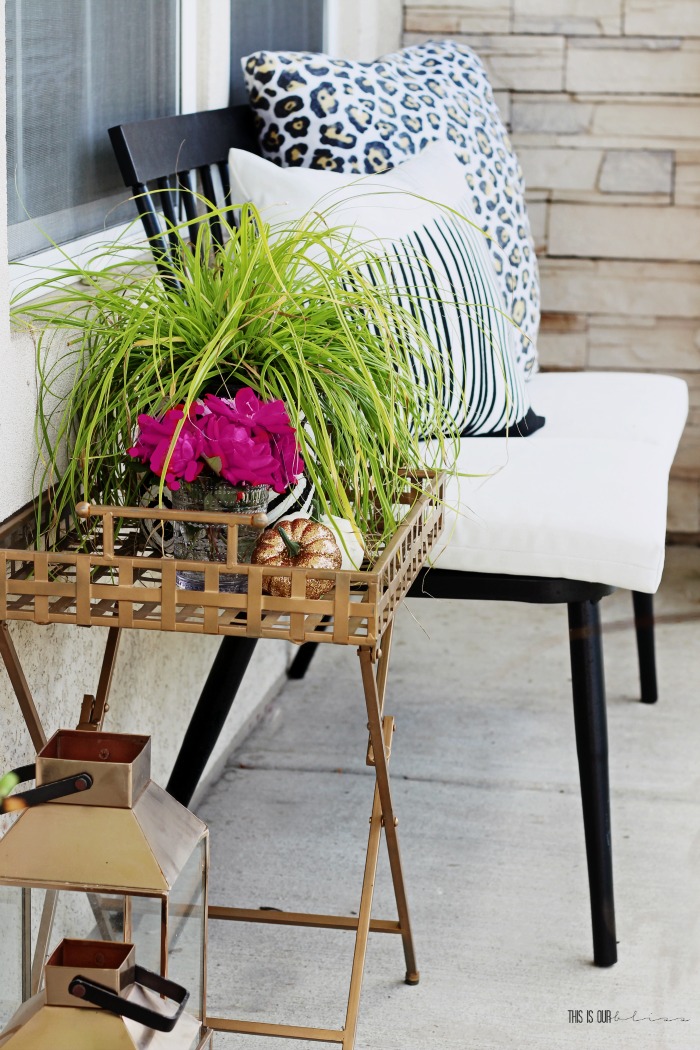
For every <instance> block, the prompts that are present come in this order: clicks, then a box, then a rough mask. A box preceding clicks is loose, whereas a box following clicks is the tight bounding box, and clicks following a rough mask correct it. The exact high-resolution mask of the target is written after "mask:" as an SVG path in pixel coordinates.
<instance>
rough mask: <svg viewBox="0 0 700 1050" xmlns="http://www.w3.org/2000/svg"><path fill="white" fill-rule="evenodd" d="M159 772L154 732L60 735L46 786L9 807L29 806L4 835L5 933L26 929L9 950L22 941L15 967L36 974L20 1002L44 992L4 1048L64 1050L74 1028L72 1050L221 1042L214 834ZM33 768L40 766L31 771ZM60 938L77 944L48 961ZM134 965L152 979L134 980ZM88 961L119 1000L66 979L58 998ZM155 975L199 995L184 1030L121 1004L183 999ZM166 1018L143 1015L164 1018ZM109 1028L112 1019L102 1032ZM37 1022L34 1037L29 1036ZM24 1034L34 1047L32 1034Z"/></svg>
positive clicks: (0, 893)
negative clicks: (214, 981)
mask: <svg viewBox="0 0 700 1050" xmlns="http://www.w3.org/2000/svg"><path fill="white" fill-rule="evenodd" d="M150 770H151V750H150V738H149V737H145V736H130V735H124V734H117V733H102V732H83V731H70V730H61V731H59V732H58V733H56V734H55V735H54V736H53V737H52V738H51V740H49V741H48V743H47V744H46V745H45V747H44V748H43V749H42V750H41V752H40V753H39V754H38V756H37V760H36V768H35V778H36V788H34V789H32V790H30V791H26V792H20V794H19V795H16V796H12V797H11V798H10V799H6V801H5V806H4V808H5V809H6V810H7V809H14V808H16V809H22V810H23V812H22V813H21V815H20V816H19V818H18V819H17V820H16V822H15V823H14V824H13V825H12V827H11V828H10V829H9V830H8V831H7V833H6V834H5V836H4V838H2V840H0V917H3V928H6V929H7V930H8V931H10V932H12V931H14V934H15V937H14V945H13V941H12V939H11V937H8V940H7V941H6V945H5V952H8V951H11V950H12V949H13V946H14V950H15V952H16V951H19V952H20V953H21V958H20V959H19V960H17V959H9V958H7V957H6V960H5V962H6V966H5V970H6V972H8V973H12V972H14V973H15V974H16V975H17V977H18V980H17V983H18V984H19V975H23V979H22V981H21V986H22V987H21V991H22V993H23V994H22V995H21V998H24V999H26V998H27V996H28V995H29V994H30V993H34V994H33V995H32V998H31V999H30V1001H29V1002H26V1003H25V1004H24V1006H23V1007H22V1008H21V1009H20V1010H19V1011H18V1012H17V1013H16V1014H15V1016H14V1017H13V1019H12V1021H11V1022H10V1025H9V1027H8V1028H6V1029H5V1031H4V1032H3V1033H2V1035H0V1047H2V1048H3V1050H4V1048H5V1047H8V1050H9V1048H10V1047H12V1048H13V1050H15V1047H16V1048H17V1050H20V1048H21V1047H25V1046H26V1047H31V1048H32V1050H44V1048H46V1050H59V1048H62V1047H63V1045H64V1043H63V1042H61V1041H60V1038H59V1029H61V1028H62V1026H65V1027H66V1030H67V1031H70V1033H71V1034H70V1037H69V1039H68V1042H66V1044H65V1045H66V1047H67V1048H70V1050H79V1048H81V1047H86V1048H87V1047H90V1048H94V1047H97V1046H99V1047H100V1048H101V1050H108V1048H111V1047H112V1046H114V1047H121V1046H124V1047H131V1046H137V1047H140V1046H146V1045H147V1046H148V1047H149V1050H156V1048H157V1050H161V1047H162V1048H163V1050H165V1048H166V1047H168V1048H170V1047H172V1050H203V1048H204V1047H208V1046H209V1045H210V1043H211V1032H210V1030H209V1029H208V1028H206V1024H205V1018H206V1004H205V996H206V917H207V889H208V874H209V871H208V869H209V841H208V832H207V829H206V826H205V825H204V824H203V823H202V822H201V821H200V820H198V818H197V817H195V816H194V815H193V814H192V813H190V811H189V810H187V809H185V808H184V807H183V806H181V805H180V804H179V803H178V802H176V801H175V800H174V799H173V798H172V797H171V796H170V795H168V794H167V792H165V791H163V790H162V788H160V787H158V785H157V784H154V783H153V781H152V780H151V779H150ZM19 772H22V771H19ZM23 772H24V773H25V774H27V773H30V774H31V772H32V771H31V767H28V768H25V770H24V771H23ZM66 792H67V793H66ZM52 795H53V796H54V797H51V796H52ZM42 893H43V904H42V907H41V914H40V921H39V923H38V928H37V930H36V931H35V934H34V937H33V935H32V926H33V924H32V914H31V913H32V908H34V910H35V915H36V904H37V900H38V897H39V896H40V895H41V894H42ZM5 918H6V919H7V924H6V925H5V921H4V919H5ZM35 925H36V924H35ZM59 934H61V935H66V934H69V935H70V938H71V939H70V940H68V941H64V942H63V945H62V946H59V948H56V950H55V951H54V952H53V955H52V956H51V959H49V960H48V962H47V964H46V967H45V968H44V961H45V959H46V958H47V955H48V953H49V951H50V950H51V947H52V945H55V944H56V943H57V941H58V940H60V936H59ZM96 937H97V938H99V940H95V938H96ZM34 939H35V940H36V949H35V953H34V964H33V967H32V966H31V964H30V960H31V951H32V941H33V940H34ZM79 939H80V943H82V944H83V947H82V948H81V946H80V943H79ZM95 944H97V945H98V947H94V945H95ZM100 944H101V945H102V946H101V947H100V946H99V945H100ZM117 945H118V947H117ZM127 949H128V950H127ZM115 952H116V954H115ZM125 953H126V954H125ZM100 960H102V964H100ZM90 961H91V962H92V964H93V965H92V966H91V967H90V966H88V962H90ZM81 966H82V970H81ZM13 967H14V969H13ZM134 967H135V971H136V973H137V975H138V974H140V978H141V979H139V977H138V976H137V978H136V979H134ZM86 968H87V969H92V970H93V971H94V972H95V973H97V974H98V976H97V977H94V974H93V978H92V983H94V984H96V986H97V987H98V989H99V988H103V989H107V991H108V992H110V990H111V994H112V996H113V998H112V999H110V998H109V996H108V998H107V1000H106V1002H107V1003H108V1005H106V1006H105V1005H102V1004H100V1003H96V1002H94V1001H93V1000H91V999H90V995H91V994H92V995H93V996H94V994H95V993H91V992H90V989H89V988H88V996H87V998H86V1000H85V1002H80V1001H79V999H78V998H77V997H76V995H75V990H74V991H73V992H71V993H70V994H68V993H67V991H66V987H67V986H66V987H64V988H63V991H62V992H61V994H60V995H59V999H60V1000H61V1001H60V1002H57V1001H56V995H55V989H56V987H57V985H56V980H57V977H56V974H57V973H58V972H59V971H62V974H61V977H60V980H59V985H60V981H61V980H62V981H63V983H64V985H65V979H66V977H67V976H69V977H70V980H74V979H78V985H80V980H79V979H81V978H87V975H86V974H85V972H84V971H85V969H86ZM149 973H150V974H151V976H150V977H148V976H147V975H148V974H149ZM125 974H126V976H125ZM71 975H72V976H71ZM44 976H45V981H44V982H43V983H44V987H43V989H42V988H41V984H42V978H43V977H44ZM153 979H155V980H156V983H157V979H161V980H162V979H166V984H169V985H170V986H171V992H173V995H171V997H176V996H175V995H174V990H175V989H176V988H181V989H182V991H183V992H184V989H187V991H188V992H189V1001H188V1003H187V1010H186V1011H184V1009H183V1011H182V1013H181V1016H179V1017H178V1018H177V1019H176V1022H175V1023H174V1025H173V1026H172V1030H171V1031H164V1030H163V1029H162V1025H161V1029H160V1030H159V1029H158V1028H157V1027H154V1026H149V1025H147V1024H144V1023H141V1022H139V1021H134V1020H133V1018H130V1017H129V1016H128V1011H127V1014H121V1013H119V1012H118V1011H119V1010H120V1009H121V1007H120V1003H123V1002H125V1001H135V1002H136V1001H140V1002H141V1005H142V1006H144V1005H145V1006H148V1005H149V1003H148V1000H149V998H150V1000H154V1001H155V1000H158V1001H159V1002H160V1003H161V1004H162V1002H163V999H162V998H161V996H164V995H165V996H168V995H169V994H170V993H169V992H168V991H167V990H163V988H162V987H160V986H158V989H156V991H155V992H154V990H153ZM149 981H151V984H150V985H149V984H148V982H149ZM68 983H70V982H68ZM144 988H146V989H148V988H150V991H149V990H147V991H144V990H143V989H144ZM52 989H53V990H52ZM18 990H20V989H19V988H18ZM5 994H7V992H6V993H5ZM115 995H116V999H117V1000H119V1001H117V1002H115V1000H114V996H115ZM144 997H145V1002H144ZM98 998H99V995H98ZM103 998H104V997H103ZM176 998H177V997H176ZM64 1000H67V1001H64ZM86 1003H88V1004H89V1006H90V1009H85V1008H84V1007H85V1004H86ZM150 1005H151V1006H153V1003H150ZM56 1011H59V1012H58V1013H56ZM66 1011H67V1012H66ZM132 1012H133V1011H132ZM156 1013H157V1011H155V1012H154V1011H153V1010H152V1011H151V1014H148V1011H147V1012H146V1014H142V1015H140V1016H141V1018H142V1020H143V1019H144V1018H148V1017H149V1016H150V1017H151V1020H153V1019H154V1018H155V1016H156ZM161 1013H162V1011H161ZM68 1014H70V1015H71V1017H70V1019H69V1020H67V1018H68ZM117 1023H118V1024H119V1025H120V1026H121V1027H120V1034H119V1037H117V1035H116V1034H115V1033H116V1029H115V1028H114V1025H115V1024H117ZM96 1025H97V1026H100V1025H102V1026H104V1029H103V1031H102V1036H101V1037H100V1038H98V1037H96V1035H95V1026H96ZM29 1027H31V1034H30V1032H29V1031H28V1030H27V1031H23V1030H24V1029H28V1028H29ZM108 1028H109V1032H108ZM83 1033H84V1036H83ZM25 1036H26V1037H27V1038H28V1039H29V1041H26V1039H25V1041H22V1039H23V1038H25ZM129 1039H130V1040H131V1042H129V1041H128V1040H129ZM42 1040H43V1041H42ZM124 1040H126V1041H124Z"/></svg>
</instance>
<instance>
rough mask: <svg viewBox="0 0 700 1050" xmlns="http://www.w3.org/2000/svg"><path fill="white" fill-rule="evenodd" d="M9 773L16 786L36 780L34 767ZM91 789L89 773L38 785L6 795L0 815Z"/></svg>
mask: <svg viewBox="0 0 700 1050" xmlns="http://www.w3.org/2000/svg"><path fill="white" fill-rule="evenodd" d="M10 772H11V774H14V776H15V777H17V783H18V784H24V783H26V782H27V781H29V780H34V779H35V778H36V765H31V766H18V767H17V769H13V770H11V771H10ZM91 787H92V777H91V776H90V774H89V773H74V774H73V776H70V777H64V778H63V779H62V780H53V781H51V783H49V784H40V785H39V786H38V787H35V788H30V789H29V790H28V791H19V792H18V793H17V794H16V795H8V796H7V798H4V799H2V801H0V813H13V812H16V811H17V810H21V809H28V808H29V806H39V805H41V803H42V802H51V801H52V800H53V799H55V798H65V796H66V795H75V794H78V793H79V792H81V791H88V790H89V788H91Z"/></svg>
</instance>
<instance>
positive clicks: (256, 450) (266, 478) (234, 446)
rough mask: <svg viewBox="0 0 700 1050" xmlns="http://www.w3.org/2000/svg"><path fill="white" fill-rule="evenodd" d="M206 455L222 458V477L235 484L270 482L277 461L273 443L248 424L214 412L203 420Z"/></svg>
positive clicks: (268, 483)
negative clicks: (252, 432)
mask: <svg viewBox="0 0 700 1050" xmlns="http://www.w3.org/2000/svg"><path fill="white" fill-rule="evenodd" d="M202 426H203V428H204V433H205V437H206V447H207V453H206V454H207V455H208V456H209V457H210V458H214V457H218V458H219V459H220V460H221V476H222V477H223V478H226V480H227V481H230V482H231V484H232V485H242V484H245V483H246V482H248V483H249V484H251V485H271V484H272V482H273V479H274V472H275V460H274V458H273V456H272V453H271V451H270V442H269V441H268V440H264V439H263V440H260V439H259V438H256V437H255V436H253V435H252V434H251V433H250V431H249V430H248V428H247V427H242V426H237V425H236V424H235V423H231V422H230V421H229V420H226V419H222V418H221V417H220V416H216V415H214V414H213V413H211V414H210V415H208V416H205V417H204V418H203V420H202Z"/></svg>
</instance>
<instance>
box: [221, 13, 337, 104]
mask: <svg viewBox="0 0 700 1050" xmlns="http://www.w3.org/2000/svg"><path fill="white" fill-rule="evenodd" d="M263 49H264V50H265V51H322V50H323V0H284V3H280V2H279V0H231V104H232V105H234V104H237V103H239V102H246V101H247V98H246V92H245V85H244V83H243V73H242V70H241V56H243V55H249V54H250V53H251V52H252V51H261V50H263Z"/></svg>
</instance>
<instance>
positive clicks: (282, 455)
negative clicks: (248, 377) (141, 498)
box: [128, 388, 304, 492]
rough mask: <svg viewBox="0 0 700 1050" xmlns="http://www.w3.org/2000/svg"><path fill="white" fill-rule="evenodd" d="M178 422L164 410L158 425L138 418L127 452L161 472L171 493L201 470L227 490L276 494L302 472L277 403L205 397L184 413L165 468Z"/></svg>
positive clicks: (176, 413) (241, 395) (245, 393)
mask: <svg viewBox="0 0 700 1050" xmlns="http://www.w3.org/2000/svg"><path fill="white" fill-rule="evenodd" d="M182 418H183V409H182V408H174V409H170V410H169V411H168V412H166V413H165V415H164V416H163V418H162V419H156V418H155V417H154V416H147V415H141V416H139V418H138V422H139V436H138V439H137V441H136V444H135V445H134V446H133V447H132V448H130V449H128V454H129V455H130V456H132V457H133V458H134V459H139V460H141V462H142V463H148V465H149V466H150V468H151V470H152V471H153V472H154V473H155V474H158V475H159V476H161V477H162V475H163V470H164V469H165V470H166V473H165V480H166V483H167V485H168V487H169V488H170V489H172V490H173V491H175V490H177V489H178V488H179V487H180V481H181V480H183V481H194V479H195V478H196V477H197V476H198V475H199V474H200V473H201V471H202V470H203V469H205V465H206V468H207V469H213V470H214V471H215V472H216V473H219V474H220V475H221V476H222V477H223V478H225V479H226V480H227V481H229V482H230V483H231V484H232V485H245V484H249V485H270V486H272V487H273V488H274V489H275V491H276V492H285V491H286V490H287V489H288V488H289V487H290V486H291V485H294V484H296V482H297V480H298V478H299V476H300V475H301V474H302V473H303V471H304V462H303V460H302V458H301V456H300V455H299V449H298V447H297V442H296V431H295V430H294V427H292V425H291V423H290V422H289V416H288V415H287V410H286V408H285V405H284V402H283V401H279V400H276V401H269V402H267V403H265V402H263V401H260V399H259V398H258V397H257V395H256V394H255V392H254V391H253V390H250V389H249V388H246V389H243V390H239V391H238V393H237V394H236V396H235V397H234V398H231V399H228V398H220V397H215V396H214V395H213V394H207V396H206V397H205V399H204V401H203V402H197V404H196V405H193V406H192V408H191V409H190V412H189V415H188V418H187V419H186V420H185V422H184V423H183V424H182V429H181V431H180V433H179V435H178V438H177V441H176V443H175V447H174V448H173V451H172V453H171V455H170V460H169V461H168V465H167V468H165V461H166V458H167V456H168V451H169V449H170V445H171V442H172V439H173V435H174V433H175V430H176V428H177V426H178V425H179V423H180V421H181V420H182ZM217 460H218V461H219V463H220V466H219V463H217V462H216V461H217ZM212 461H214V462H212Z"/></svg>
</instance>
